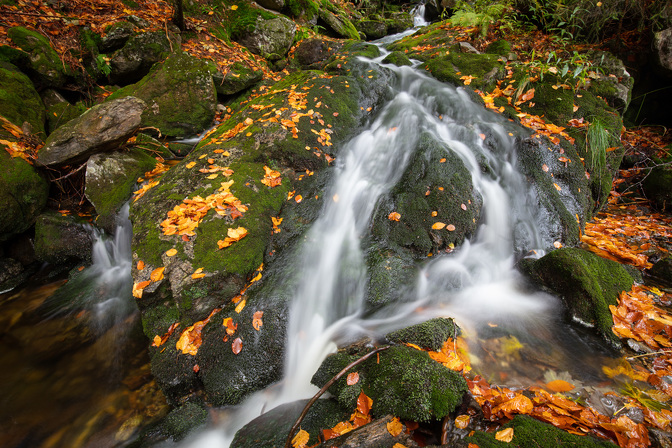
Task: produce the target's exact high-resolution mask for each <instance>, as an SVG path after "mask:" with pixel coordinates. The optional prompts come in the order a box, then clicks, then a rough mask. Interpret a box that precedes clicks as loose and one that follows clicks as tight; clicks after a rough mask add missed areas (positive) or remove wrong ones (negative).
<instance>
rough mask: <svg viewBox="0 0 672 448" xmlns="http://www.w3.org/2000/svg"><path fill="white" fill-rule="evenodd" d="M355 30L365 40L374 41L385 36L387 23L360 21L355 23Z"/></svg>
mask: <svg viewBox="0 0 672 448" xmlns="http://www.w3.org/2000/svg"><path fill="white" fill-rule="evenodd" d="M355 28H357V31H359V32H360V33H364V35H365V36H366V40H376V39H380V38H381V37H385V36H386V35H387V23H385V22H383V21H380V20H360V21H359V22H356V23H355Z"/></svg>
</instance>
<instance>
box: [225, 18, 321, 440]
mask: <svg viewBox="0 0 672 448" xmlns="http://www.w3.org/2000/svg"><path fill="white" fill-rule="evenodd" d="M233 6H236V5H233ZM233 6H232V7H231V8H232V9H233ZM309 438H310V434H308V433H307V432H306V431H304V430H303V429H302V430H300V431H299V432H297V433H296V435H295V436H294V438H293V439H292V446H293V447H294V448H305V446H306V445H307V444H308V439H309Z"/></svg>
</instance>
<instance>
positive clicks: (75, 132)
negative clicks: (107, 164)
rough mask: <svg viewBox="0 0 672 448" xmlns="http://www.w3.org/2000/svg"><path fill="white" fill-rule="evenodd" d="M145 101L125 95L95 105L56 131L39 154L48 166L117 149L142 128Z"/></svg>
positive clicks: (81, 159)
mask: <svg viewBox="0 0 672 448" xmlns="http://www.w3.org/2000/svg"><path fill="white" fill-rule="evenodd" d="M145 108H146V104H145V102H144V101H142V100H140V99H138V98H134V97H125V98H120V99H117V100H111V101H108V102H106V103H102V104H98V105H96V106H93V107H92V108H91V109H89V110H88V111H86V112H85V113H83V114H82V115H80V116H79V117H77V118H76V119H74V120H71V121H69V122H68V123H66V124H64V125H62V126H61V127H59V128H58V129H56V131H54V132H53V133H52V134H51V135H50V136H49V138H48V139H47V142H46V143H45V145H44V147H43V148H42V149H40V151H39V152H38V155H37V162H38V163H39V164H41V165H45V166H53V165H67V164H71V163H78V162H83V161H85V160H86V159H88V158H89V156H91V155H93V154H96V153H98V152H104V151H107V150H110V149H115V148H117V147H118V146H119V145H120V144H121V143H123V142H125V141H126V140H128V138H129V137H130V136H131V135H133V133H134V132H135V131H137V130H138V128H139V127H140V117H141V114H142V111H143V110H145Z"/></svg>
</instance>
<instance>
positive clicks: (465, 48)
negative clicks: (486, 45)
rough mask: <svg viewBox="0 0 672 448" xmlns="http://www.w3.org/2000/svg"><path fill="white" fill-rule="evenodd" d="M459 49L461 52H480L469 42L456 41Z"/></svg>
mask: <svg viewBox="0 0 672 448" xmlns="http://www.w3.org/2000/svg"><path fill="white" fill-rule="evenodd" d="M457 44H458V45H459V48H460V51H461V52H462V53H471V54H480V53H481V52H480V51H478V50H477V49H476V48H475V47H474V46H473V45H471V44H470V43H469V42H458V43H457Z"/></svg>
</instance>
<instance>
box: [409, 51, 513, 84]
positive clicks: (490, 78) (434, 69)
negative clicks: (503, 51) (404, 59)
mask: <svg viewBox="0 0 672 448" xmlns="http://www.w3.org/2000/svg"><path fill="white" fill-rule="evenodd" d="M411 57H415V56H411ZM421 60H423V61H425V63H424V64H422V67H423V68H424V69H425V70H427V71H428V72H429V73H431V75H432V76H434V77H435V78H436V79H438V80H439V81H444V82H449V83H451V84H453V85H455V86H461V85H463V84H464V83H465V82H464V80H463V79H462V77H464V76H473V77H474V78H473V79H471V81H470V84H469V85H470V86H471V87H472V88H474V89H480V88H489V87H492V86H494V85H495V83H496V81H498V80H500V79H502V78H503V77H504V60H503V59H502V58H501V57H500V56H499V55H494V54H487V53H483V54H476V53H463V52H461V51H460V47H459V46H452V47H451V48H450V49H449V50H448V51H446V52H445V53H443V54H441V53H439V55H438V56H436V57H433V58H429V59H427V60H425V59H421Z"/></svg>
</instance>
